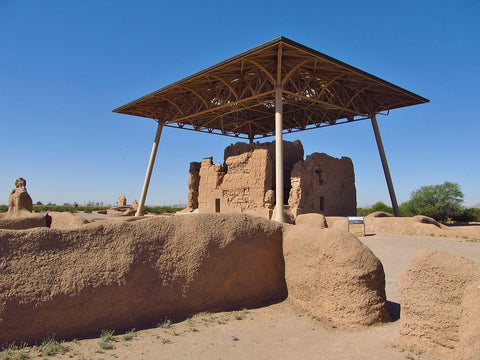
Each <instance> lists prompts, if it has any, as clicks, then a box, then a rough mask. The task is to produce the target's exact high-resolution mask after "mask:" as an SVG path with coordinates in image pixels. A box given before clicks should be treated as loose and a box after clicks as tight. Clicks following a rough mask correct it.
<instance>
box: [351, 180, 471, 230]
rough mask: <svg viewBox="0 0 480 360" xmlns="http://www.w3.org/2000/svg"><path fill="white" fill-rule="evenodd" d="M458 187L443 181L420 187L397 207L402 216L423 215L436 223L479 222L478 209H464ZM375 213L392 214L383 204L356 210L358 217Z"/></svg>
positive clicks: (389, 208)
mask: <svg viewBox="0 0 480 360" xmlns="http://www.w3.org/2000/svg"><path fill="white" fill-rule="evenodd" d="M463 198H464V195H463V192H462V190H461V188H460V185H458V184H456V183H453V182H449V181H445V182H444V183H443V184H438V185H427V186H421V187H420V188H419V189H417V190H415V191H413V192H412V194H411V196H410V199H409V200H408V201H406V202H404V203H402V204H400V205H399V209H400V214H401V215H402V216H415V215H425V216H429V217H431V218H434V219H435V220H437V221H440V222H442V223H446V222H448V221H452V222H459V223H468V222H474V221H475V222H477V221H478V222H480V209H478V208H466V207H464V206H463V205H462V203H463ZM375 211H384V212H387V213H390V214H393V209H392V208H391V207H389V206H388V205H386V204H385V203H383V202H377V203H375V204H374V205H372V207H370V208H358V209H357V215H358V216H366V215H368V214H371V213H373V212H375Z"/></svg>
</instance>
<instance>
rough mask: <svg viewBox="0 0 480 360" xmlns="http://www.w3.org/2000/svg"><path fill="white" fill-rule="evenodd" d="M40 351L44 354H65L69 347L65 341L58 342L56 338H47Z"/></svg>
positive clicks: (39, 348)
mask: <svg viewBox="0 0 480 360" xmlns="http://www.w3.org/2000/svg"><path fill="white" fill-rule="evenodd" d="M38 352H39V353H40V354H42V355H43V356H54V355H57V354H65V353H66V352H67V347H66V346H65V343H64V342H63V341H62V342H58V341H57V340H55V339H47V340H45V341H44V342H42V344H41V345H40V346H39V347H38Z"/></svg>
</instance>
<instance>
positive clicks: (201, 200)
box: [198, 157, 225, 212]
mask: <svg viewBox="0 0 480 360" xmlns="http://www.w3.org/2000/svg"><path fill="white" fill-rule="evenodd" d="M224 175H225V172H224V170H223V168H222V166H221V165H220V164H214V163H213V159H212V158H211V157H210V158H206V159H203V160H202V163H201V165H200V170H199V177H200V179H199V182H198V209H199V210H200V211H203V212H215V208H214V206H215V203H214V199H215V190H217V189H219V187H220V184H221V183H222V180H223V176H224ZM212 200H213V201H212Z"/></svg>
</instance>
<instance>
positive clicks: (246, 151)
mask: <svg viewBox="0 0 480 360" xmlns="http://www.w3.org/2000/svg"><path fill="white" fill-rule="evenodd" d="M283 149H284V159H283V170H284V171H283V177H284V179H283V182H284V189H283V190H284V194H285V198H284V204H288V205H289V209H287V210H286V211H287V213H288V214H289V216H291V217H292V218H295V217H296V215H297V214H303V213H323V214H324V215H336V216H348V215H355V214H356V209H357V200H356V190H355V175H354V172H353V164H352V161H351V160H350V159H349V158H346V157H342V158H341V159H336V158H333V157H331V156H328V155H326V154H318V153H314V154H312V155H310V156H307V158H306V160H305V161H303V155H304V150H303V146H302V143H301V142H300V141H299V140H296V141H293V142H289V141H284V142H283ZM224 158H225V162H224V164H223V166H222V165H220V164H214V163H213V160H212V158H206V159H203V161H202V162H201V163H191V164H190V172H189V178H188V189H189V193H188V209H189V210H190V211H191V210H195V209H198V210H199V212H203V213H211V212H221V213H228V212H246V213H250V214H254V215H257V216H262V217H266V218H271V216H272V209H273V207H274V205H275V204H274V203H273V202H272V199H275V192H276V188H275V186H276V181H275V142H268V143H255V144H246V143H236V144H232V145H230V146H228V147H227V148H225V151H224Z"/></svg>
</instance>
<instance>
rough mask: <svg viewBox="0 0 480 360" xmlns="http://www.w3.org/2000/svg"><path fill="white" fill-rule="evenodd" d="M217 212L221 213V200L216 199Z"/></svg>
mask: <svg viewBox="0 0 480 360" xmlns="http://www.w3.org/2000/svg"><path fill="white" fill-rule="evenodd" d="M215 212H216V213H219V212H220V199H219V198H216V199H215Z"/></svg>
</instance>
